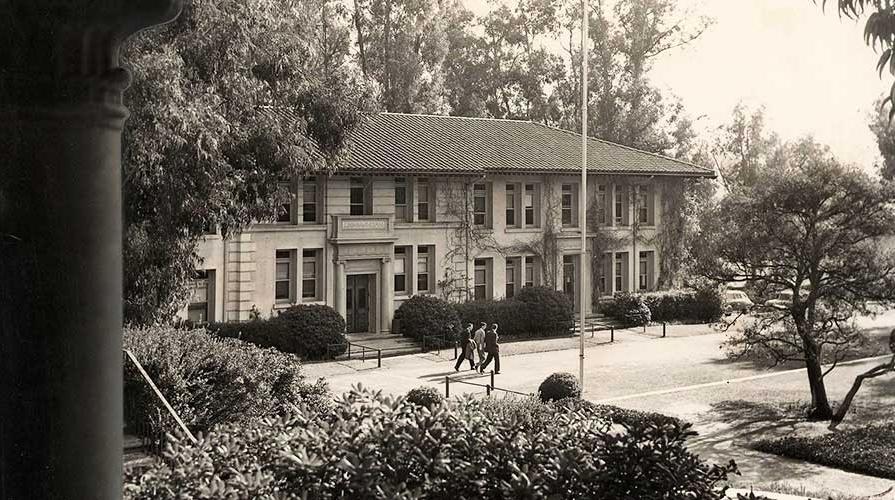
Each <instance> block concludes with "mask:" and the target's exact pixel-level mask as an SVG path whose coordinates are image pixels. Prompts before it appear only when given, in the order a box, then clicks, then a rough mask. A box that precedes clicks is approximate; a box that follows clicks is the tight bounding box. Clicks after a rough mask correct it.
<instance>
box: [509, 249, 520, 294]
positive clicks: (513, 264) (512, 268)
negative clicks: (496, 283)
mask: <svg viewBox="0 0 895 500" xmlns="http://www.w3.org/2000/svg"><path fill="white" fill-rule="evenodd" d="M517 260H518V259H516V258H515V257H511V258H508V259H507V271H506V297H507V298H508V299H510V298H513V296H514V295H516V283H517V281H518V279H519V278H518V270H517Z"/></svg>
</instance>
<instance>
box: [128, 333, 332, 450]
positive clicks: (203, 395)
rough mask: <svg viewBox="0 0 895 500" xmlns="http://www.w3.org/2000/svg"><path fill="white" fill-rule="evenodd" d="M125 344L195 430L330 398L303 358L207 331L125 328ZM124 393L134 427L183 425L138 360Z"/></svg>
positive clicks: (158, 431)
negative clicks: (307, 373) (307, 376)
mask: <svg viewBox="0 0 895 500" xmlns="http://www.w3.org/2000/svg"><path fill="white" fill-rule="evenodd" d="M123 344H124V347H125V348H126V349H128V350H130V351H131V352H132V353H133V354H134V356H135V357H136V358H137V361H139V362H140V364H141V365H142V366H143V368H144V369H145V370H146V373H147V374H148V375H149V377H150V378H151V379H152V381H153V382H154V383H155V385H156V386H157V387H158V388H159V390H160V391H161V393H162V394H163V395H164V396H165V398H166V399H167V400H168V402H169V403H171V406H172V407H173V408H174V410H175V411H176V412H177V413H178V415H179V416H180V417H181V418H182V419H183V421H184V423H185V424H186V426H187V427H188V428H189V429H190V430H191V431H194V432H195V431H205V430H208V429H210V428H211V427H212V426H214V425H217V424H222V423H247V422H251V421H254V420H257V419H259V418H261V417H266V416H270V415H276V414H278V413H282V412H283V411H285V410H286V409H288V408H289V407H290V406H291V405H295V404H308V405H310V406H312V407H313V408H315V410H316V411H325V410H326V409H327V407H328V404H329V398H328V396H327V392H328V391H327V389H326V385H325V384H324V382H323V381H322V380H318V381H317V383H316V384H313V385H311V384H307V383H305V382H304V377H303V376H302V375H301V365H300V363H299V360H298V358H296V357H295V356H293V355H291V354H283V353H280V352H277V351H275V350H273V349H260V348H258V347H255V346H253V345H251V344H247V343H245V342H240V341H238V340H234V339H219V338H215V337H213V336H211V335H209V334H208V333H207V332H206V331H205V330H201V329H199V330H192V331H185V330H176V329H173V328H139V329H125V330H124V337H123ZM124 394H125V401H127V402H128V405H127V411H126V412H125V419H126V425H127V426H128V427H129V428H133V429H136V428H139V427H140V425H141V424H148V425H149V427H150V430H151V433H152V435H163V433H164V432H166V431H171V430H173V429H174V428H175V427H174V426H172V425H171V424H172V423H173V422H172V421H170V420H169V417H168V415H167V413H165V412H164V411H163V410H162V408H161V406H160V405H159V404H158V403H157V400H156V396H155V394H154V393H153V392H152V390H151V389H150V387H149V386H148V384H147V383H146V382H145V381H144V379H143V377H142V376H141V375H140V373H139V372H138V371H137V370H136V368H134V366H133V364H132V363H130V362H126V363H125V370H124Z"/></svg>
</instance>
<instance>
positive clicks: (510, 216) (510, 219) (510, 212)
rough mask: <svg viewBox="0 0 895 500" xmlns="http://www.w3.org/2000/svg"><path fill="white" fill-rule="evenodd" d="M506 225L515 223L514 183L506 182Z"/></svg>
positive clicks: (509, 225) (510, 225) (511, 225)
mask: <svg viewBox="0 0 895 500" xmlns="http://www.w3.org/2000/svg"><path fill="white" fill-rule="evenodd" d="M506 189H507V191H506V192H507V227H513V226H515V225H516V185H515V184H507V187H506Z"/></svg>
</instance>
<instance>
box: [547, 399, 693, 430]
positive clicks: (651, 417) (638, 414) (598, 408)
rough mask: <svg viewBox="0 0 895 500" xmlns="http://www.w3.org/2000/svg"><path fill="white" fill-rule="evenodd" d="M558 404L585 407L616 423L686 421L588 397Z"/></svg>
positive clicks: (568, 406) (661, 424)
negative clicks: (591, 400) (595, 400)
mask: <svg viewBox="0 0 895 500" xmlns="http://www.w3.org/2000/svg"><path fill="white" fill-rule="evenodd" d="M556 405H558V406H561V407H564V408H568V409H577V408H585V409H586V410H587V411H588V412H590V413H591V414H593V415H595V416H597V417H599V418H601V419H603V420H607V421H611V422H612V423H615V424H620V425H633V426H636V425H644V424H647V423H649V424H652V425H657V426H667V425H670V426H683V425H685V423H684V422H683V421H682V420H680V419H679V418H676V417H670V416H668V415H663V414H661V413H654V412H646V411H639V410H629V409H627V408H621V407H618V406H612V405H601V404H597V403H592V402H590V401H587V400H586V399H578V398H568V399H562V400H559V401H557V402H556Z"/></svg>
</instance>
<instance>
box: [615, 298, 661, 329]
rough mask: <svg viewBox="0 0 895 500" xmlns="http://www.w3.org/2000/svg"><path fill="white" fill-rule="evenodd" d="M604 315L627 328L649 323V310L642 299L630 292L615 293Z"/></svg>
mask: <svg viewBox="0 0 895 500" xmlns="http://www.w3.org/2000/svg"><path fill="white" fill-rule="evenodd" d="M612 298H613V301H612V304H611V305H610V306H609V308H608V311H606V314H607V315H608V316H610V317H613V318H615V319H617V320H619V321H621V322H622V323H624V324H625V325H627V326H641V325H647V324H649V322H650V321H651V319H652V318H651V315H650V309H649V307H647V305H646V303H644V301H643V297H642V296H640V295H635V294H633V293H630V292H616V293H615V295H613V297H612Z"/></svg>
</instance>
